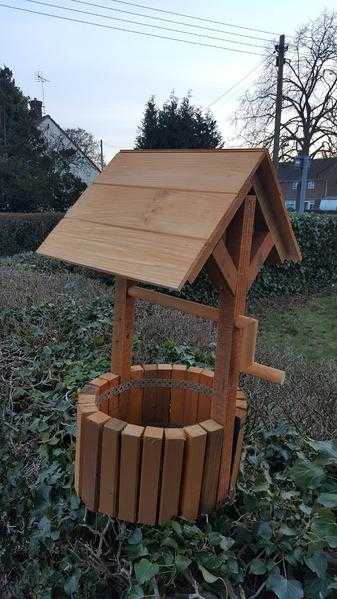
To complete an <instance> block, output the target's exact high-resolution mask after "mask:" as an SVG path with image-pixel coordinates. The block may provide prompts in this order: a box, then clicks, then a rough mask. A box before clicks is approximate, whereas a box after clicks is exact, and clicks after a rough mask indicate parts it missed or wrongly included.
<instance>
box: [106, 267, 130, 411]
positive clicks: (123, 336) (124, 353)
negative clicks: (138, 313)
mask: <svg viewBox="0 0 337 599" xmlns="http://www.w3.org/2000/svg"><path fill="white" fill-rule="evenodd" d="M130 285H131V283H130V281H128V280H127V279H124V278H122V277H116V279H115V304H114V321H113V335H112V355H111V370H112V372H114V373H116V374H119V376H120V378H121V381H122V380H123V379H127V378H129V376H130V369H131V360H132V342H133V337H132V336H133V320H134V299H133V298H131V297H129V296H128V288H129V287H130ZM119 415H120V417H121V418H126V416H127V405H121V404H120V405H119Z"/></svg>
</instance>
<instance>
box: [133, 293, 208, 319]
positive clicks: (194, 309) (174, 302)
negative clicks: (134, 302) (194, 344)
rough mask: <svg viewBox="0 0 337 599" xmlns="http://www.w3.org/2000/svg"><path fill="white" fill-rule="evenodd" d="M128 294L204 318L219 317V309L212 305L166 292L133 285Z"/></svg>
mask: <svg viewBox="0 0 337 599" xmlns="http://www.w3.org/2000/svg"><path fill="white" fill-rule="evenodd" d="M128 295H129V296H130V297H133V298H137V299H142V300H145V301H147V302H151V303H152V304H159V305H160V306H165V307H166V308H172V309H173V310H180V311H181V312H187V314H193V315H194V316H199V317H200V318H204V319H205V320H215V321H217V320H218V319H219V310H218V309H217V308H212V306H206V305H205V304H198V303H197V302H191V301H189V300H184V299H181V298H180V297H174V296H172V295H167V294H166V293H159V291H153V290H152V289H144V288H143V287H138V286H137V285H133V286H132V287H129V289H128Z"/></svg>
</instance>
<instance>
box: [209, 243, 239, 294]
mask: <svg viewBox="0 0 337 599" xmlns="http://www.w3.org/2000/svg"><path fill="white" fill-rule="evenodd" d="M213 257H214V260H215V261H216V263H217V265H218V268H219V269H220V271H221V273H222V275H223V277H224V278H225V280H226V282H227V284H228V287H229V288H230V290H231V292H232V293H233V294H234V293H235V291H236V284H237V270H236V267H235V265H234V262H233V260H232V258H231V256H230V254H229V252H228V249H227V247H226V245H225V243H224V241H223V239H220V241H219V242H218V243H217V245H216V246H215V248H214V250H213Z"/></svg>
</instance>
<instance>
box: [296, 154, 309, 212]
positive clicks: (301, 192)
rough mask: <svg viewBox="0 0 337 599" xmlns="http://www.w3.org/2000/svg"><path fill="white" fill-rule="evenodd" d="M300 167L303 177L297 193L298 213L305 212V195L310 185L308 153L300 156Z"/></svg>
mask: <svg viewBox="0 0 337 599" xmlns="http://www.w3.org/2000/svg"><path fill="white" fill-rule="evenodd" d="M299 160H300V161H301V162H300V169H301V179H300V184H299V188H298V193H297V202H296V204H297V205H296V210H297V212H298V214H303V212H304V210H305V196H306V190H307V185H308V173H309V165H310V158H309V156H307V155H306V154H302V155H301V156H299Z"/></svg>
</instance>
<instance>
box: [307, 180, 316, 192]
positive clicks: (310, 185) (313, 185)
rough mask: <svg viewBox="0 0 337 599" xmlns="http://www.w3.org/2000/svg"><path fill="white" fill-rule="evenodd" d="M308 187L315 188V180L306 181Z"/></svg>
mask: <svg viewBox="0 0 337 599" xmlns="http://www.w3.org/2000/svg"><path fill="white" fill-rule="evenodd" d="M308 189H311V190H312V191H313V190H314V189H315V181H308Z"/></svg>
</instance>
